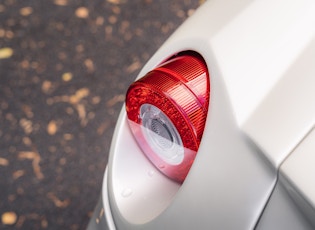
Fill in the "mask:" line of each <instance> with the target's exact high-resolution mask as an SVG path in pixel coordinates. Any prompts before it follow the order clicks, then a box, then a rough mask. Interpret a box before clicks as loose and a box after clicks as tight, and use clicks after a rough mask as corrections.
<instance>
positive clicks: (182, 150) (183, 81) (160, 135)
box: [126, 53, 210, 182]
mask: <svg viewBox="0 0 315 230" xmlns="http://www.w3.org/2000/svg"><path fill="white" fill-rule="evenodd" d="M209 92H210V85H209V74H208V71H207V66H206V64H205V62H204V60H203V59H202V58H201V57H200V56H199V55H197V54H195V53H189V54H183V55H179V56H177V57H174V58H172V59H170V60H169V61H167V62H165V63H163V64H161V65H160V66H158V67H157V68H155V69H154V70H152V71H151V72H149V73H147V74H146V75H145V76H144V77H143V78H141V79H139V80H138V81H136V82H134V83H133V84H132V85H131V86H130V87H129V89H128V92H127V97H126V110H127V116H128V120H129V125H130V128H131V130H132V132H133V134H134V136H135V139H136V140H137V142H138V144H139V146H140V147H141V149H142V151H143V152H144V154H145V155H146V156H147V157H148V158H149V159H150V160H151V162H152V163H153V164H154V165H155V166H156V167H157V168H158V169H159V170H160V171H161V172H163V173H164V174H165V175H166V176H168V177H170V178H171V179H173V180H176V181H178V182H183V181H184V179H185V177H186V175H187V173H188V171H189V169H190V167H191V165H192V163H193V161H194V159H195V156H196V153H197V150H198V147H199V144H200V141H201V137H202V134H203V129H204V126H205V120H206V116H207V112H208V105H209Z"/></svg>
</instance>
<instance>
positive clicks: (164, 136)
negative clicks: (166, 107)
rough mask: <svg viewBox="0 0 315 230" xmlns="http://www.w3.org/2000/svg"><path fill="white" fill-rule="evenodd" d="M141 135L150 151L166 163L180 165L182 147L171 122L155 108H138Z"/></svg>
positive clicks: (144, 105)
mask: <svg viewBox="0 0 315 230" xmlns="http://www.w3.org/2000/svg"><path fill="white" fill-rule="evenodd" d="M140 119H141V123H142V127H141V130H142V133H143V136H144V138H145V139H146V141H147V142H148V144H149V146H150V147H151V148H152V150H153V151H154V152H155V153H156V154H157V155H158V156H159V157H160V158H161V159H162V160H164V161H165V162H166V163H168V164H171V165H177V164H180V163H181V162H182V161H183V159H184V147H183V143H182V140H181V138H180V135H179V133H178V132H177V130H176V128H175V126H174V125H173V123H172V122H171V120H170V119H169V118H168V117H167V116H166V115H165V114H164V113H163V112H162V111H161V110H160V109H159V108H157V107H155V106H154V105H151V104H143V105H142V106H141V107H140Z"/></svg>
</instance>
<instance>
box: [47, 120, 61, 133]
mask: <svg viewBox="0 0 315 230" xmlns="http://www.w3.org/2000/svg"><path fill="white" fill-rule="evenodd" d="M57 129H58V127H57V123H56V121H54V120H51V121H50V122H49V123H48V125H47V132H48V134H49V135H55V134H56V132H57Z"/></svg>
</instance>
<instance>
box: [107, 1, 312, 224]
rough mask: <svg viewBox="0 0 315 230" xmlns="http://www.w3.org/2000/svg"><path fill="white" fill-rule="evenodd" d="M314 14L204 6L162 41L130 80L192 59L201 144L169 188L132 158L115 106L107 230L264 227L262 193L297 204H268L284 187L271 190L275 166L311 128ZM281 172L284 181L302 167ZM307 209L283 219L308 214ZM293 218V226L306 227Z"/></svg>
mask: <svg viewBox="0 0 315 230" xmlns="http://www.w3.org/2000/svg"><path fill="white" fill-rule="evenodd" d="M314 12H315V2H314V1H311V0H300V1H294V0H292V1H290V0H289V1H288V0H287V1H284V0H277V1H272V0H264V1H263V0H258V1H249V0H242V1H232V0H221V1H218V0H212V1H208V2H206V3H204V5H203V6H202V7H201V8H200V9H199V10H197V12H196V13H195V14H194V15H193V16H192V17H191V18H189V19H188V20H187V21H186V22H185V23H184V24H183V26H181V27H180V28H179V29H178V30H177V31H176V32H175V33H174V35H173V36H171V37H170V38H169V39H168V40H167V42H166V43H165V44H164V45H163V46H162V47H161V48H160V49H159V50H158V51H157V52H156V54H155V55H154V56H153V57H152V58H151V59H150V61H149V62H148V63H147V64H146V65H145V66H144V68H143V69H142V70H141V72H140V73H139V76H138V77H139V78H140V77H141V76H144V75H145V74H146V73H147V72H149V71H150V70H152V69H153V68H154V67H155V66H157V65H158V64H160V63H161V62H163V60H165V59H167V58H168V57H170V56H172V55H174V54H176V53H178V52H181V51H186V50H193V51H196V52H198V53H199V54H201V55H202V56H203V58H204V59H205V61H206V63H207V65H208V68H209V72H210V89H211V92H210V107H209V114H208V117H207V122H206V127H205V131H204V135H203V139H202V142H201V145H200V148H199V151H198V154H197V158H196V160H195V162H194V164H193V166H192V168H191V170H190V172H189V174H188V176H187V178H186V180H185V182H184V183H183V184H182V185H179V184H176V183H175V182H172V181H170V180H169V179H167V178H166V177H164V176H163V175H162V174H160V173H159V172H158V170H156V169H155V168H154V167H153V166H152V165H151V164H150V163H149V162H148V160H147V159H146V158H145V157H144V155H143V154H142V153H141V150H140V148H139V147H138V146H137V144H136V142H135V140H134V139H133V137H132V134H131V133H130V130H129V127H128V125H127V122H126V116H125V112H124V109H123V110H122V112H121V115H120V118H119V120H118V123H117V128H116V132H115V135H114V138H113V142H112V147H111V151H110V159H109V165H108V177H107V176H106V178H105V179H104V187H103V190H106V192H103V200H108V202H109V203H108V204H106V205H107V206H110V210H111V213H112V216H113V219H111V218H110V217H107V218H110V219H111V220H109V221H110V222H113V223H115V228H117V229H253V228H255V227H257V228H259V229H270V226H272V223H273V222H272V221H271V219H270V218H271V217H272V215H268V213H267V214H265V213H264V214H262V213H263V211H264V210H267V211H266V212H269V210H271V211H270V213H272V212H273V211H274V210H275V208H274V207H273V205H272V204H271V203H268V201H269V199H270V197H271V199H270V201H273V200H275V202H279V203H280V204H281V203H282V204H284V203H285V204H287V202H289V201H290V202H291V201H292V202H293V203H298V204H299V202H300V201H299V199H297V198H294V196H291V195H289V196H288V197H289V198H288V199H279V198H278V197H281V194H282V193H281V192H282V191H284V190H286V188H291V187H292V186H291V184H292V181H291V182H290V181H289V182H288V181H287V180H284V179H281V178H282V177H280V182H281V181H283V183H282V182H281V186H282V187H281V188H280V189H276V191H277V193H275V194H277V196H276V195H275V196H273V195H272V194H273V190H274V188H275V186H276V184H277V183H276V182H277V178H278V170H279V168H280V166H281V164H282V163H283V162H284V161H285V160H286V159H290V153H291V152H292V151H293V150H294V149H295V148H296V147H297V146H298V144H299V143H300V142H301V141H302V140H303V139H304V138H305V136H306V135H307V134H308V133H309V132H310V130H311V129H312V127H313V126H314V119H315V103H314V99H315V13H314ZM307 160H308V161H314V160H315V154H313V155H312V154H310V155H308V158H307ZM288 162H289V161H288ZM301 162H303V160H301ZM288 164H289V163H288ZM283 167H284V168H283V171H281V173H283V172H284V173H285V175H290V178H291V177H292V174H293V177H294V175H295V171H293V169H294V170H296V169H295V167H303V165H302V163H299V164H298V165H297V166H295V165H294V166H291V164H290V166H287V164H284V166H283ZM310 173H313V176H315V175H314V170H312V171H310ZM281 175H282V174H281ZM285 178H287V177H285ZM297 180H303V178H302V177H301V176H299V177H298V179H297ZM310 183H311V182H310ZM293 184H294V186H295V187H294V186H293V187H294V191H295V192H297V193H298V194H300V192H301V191H300V190H299V189H296V186H297V185H298V184H299V183H297V182H296V183H293ZM313 184H314V183H313ZM277 186H278V184H277ZM310 187H311V190H309V188H308V187H307V191H306V190H305V191H306V195H307V200H309V201H313V200H314V198H315V192H314V187H315V184H314V185H310ZM282 188H285V189H282ZM303 188H304V187H303ZM305 189H306V187H305ZM312 189H313V190H312ZM303 191H304V190H303ZM279 194H280V196H279ZM301 194H302V193H301ZM303 194H304V193H303ZM303 194H302V197H304V195H303ZM298 197H300V196H298ZM288 200H289V201H288ZM302 200H303V199H302ZM312 205H313V203H312V204H311V208H308V209H305V210H304V209H303V210H302V209H301V208H297V209H296V210H295V209H294V208H293V209H290V215H291V214H292V213H293V215H294V213H296V215H302V216H303V215H304V214H305V215H306V216H307V215H312V212H314V205H313V206H312ZM297 206H299V205H297ZM277 207H278V206H277ZM283 207H285V205H284V206H283ZM292 207H295V206H294V205H293V206H292ZM301 210H302V211H301ZM282 211H283V212H284V214H283V215H284V216H285V214H287V215H288V216H289V211H287V212H286V211H285V210H282ZM301 213H302V214H301ZM261 216H263V218H262V222H260V218H261ZM270 216H271V217H270ZM301 218H302V219H301V222H299V223H301V225H299V226H300V227H301V226H302V228H304V227H305V229H307V228H310V227H309V226H310V225H309V221H307V220H304V219H303V218H304V217H301ZM284 219H285V218H284ZM287 221H288V223H290V221H293V218H291V220H290V218H289V219H288V220H287ZM264 226H266V227H264ZM275 226H281V225H275ZM292 226H293V225H292ZM112 229H114V226H113V224H112ZM274 229H279V228H277V227H275V228H274Z"/></svg>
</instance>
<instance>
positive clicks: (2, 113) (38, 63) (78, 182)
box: [0, 0, 202, 230]
mask: <svg viewBox="0 0 315 230" xmlns="http://www.w3.org/2000/svg"><path fill="white" fill-rule="evenodd" d="M201 3H202V1H197V0H195V1H193V0H172V1H163V0H160V1H154V0H132V1H131V0H130V1H128V0H107V1H105V0H102V1H83V0H46V1H35V0H23V1H18V0H0V199H1V200H0V218H1V222H0V229H34V230H35V229H73V230H74V229H85V228H86V225H87V223H88V221H89V218H90V216H91V215H92V212H93V209H94V206H95V205H96V202H97V200H98V197H99V194H100V191H101V184H102V178H103V173H104V169H105V167H106V163H107V156H108V151H109V147H110V142H111V137H112V134H113V131H114V126H115V122H116V119H117V117H118V114H119V111H120V110H121V107H122V105H123V102H124V98H125V92H126V90H127V88H128V86H129V84H130V83H131V82H132V81H133V80H134V79H135V77H136V75H137V73H138V72H139V70H140V68H141V67H142V65H143V64H144V63H145V62H146V61H147V60H148V59H149V58H150V56H151V55H152V54H153V53H154V52H155V51H156V50H157V48H158V47H159V46H160V45H161V44H162V43H163V41H165V39H166V38H167V37H168V36H169V35H170V34H171V33H172V32H173V31H174V30H175V29H176V28H177V27H178V26H179V25H180V24H181V23H182V22H183V21H184V20H185V18H187V17H188V16H189V15H190V14H192V13H193V12H194V9H195V8H196V7H197V6H198V5H199V4H201Z"/></svg>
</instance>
